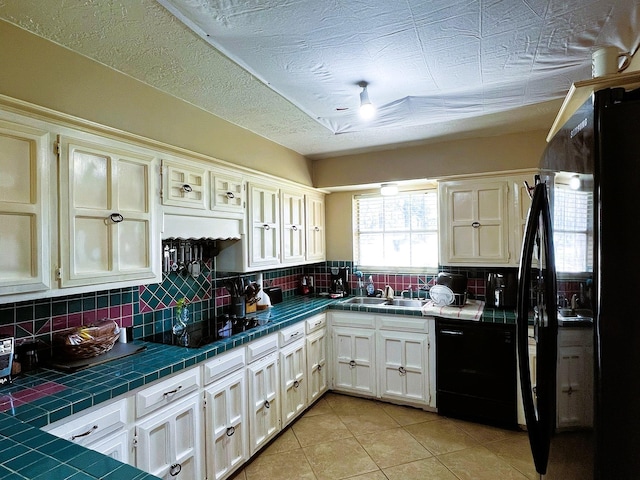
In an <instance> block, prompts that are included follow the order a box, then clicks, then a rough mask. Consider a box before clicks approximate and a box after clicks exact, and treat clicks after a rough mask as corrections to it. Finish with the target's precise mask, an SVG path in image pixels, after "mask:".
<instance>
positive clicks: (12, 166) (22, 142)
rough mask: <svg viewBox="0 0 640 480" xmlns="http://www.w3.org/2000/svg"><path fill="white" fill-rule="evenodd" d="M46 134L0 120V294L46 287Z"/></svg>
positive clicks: (49, 271) (47, 144)
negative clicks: (0, 253) (0, 247)
mask: <svg viewBox="0 0 640 480" xmlns="http://www.w3.org/2000/svg"><path fill="white" fill-rule="evenodd" d="M50 145H51V144H50V136H49V134H48V133H47V132H45V131H42V130H38V129H35V128H31V127H27V126H23V125H18V124H15V123H10V122H5V121H1V120H0V245H1V246H2V255H0V295H5V294H18V293H24V292H37V291H42V290H47V289H48V288H50V283H51V282H50V278H51V270H50V263H49V248H50V247H49V245H50V237H49V232H50V225H49V180H48V179H49V176H48V175H49V168H50V167H49V166H50V157H49V153H48V152H49V151H50Z"/></svg>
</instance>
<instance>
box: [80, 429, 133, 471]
mask: <svg viewBox="0 0 640 480" xmlns="http://www.w3.org/2000/svg"><path fill="white" fill-rule="evenodd" d="M132 437H133V434H132V432H131V430H129V429H127V430H124V431H121V432H118V433H115V434H113V435H109V436H107V437H105V438H103V439H102V440H98V441H97V442H95V443H92V444H90V445H85V446H86V447H87V448H90V449H91V450H94V451H96V452H100V453H102V454H103V455H106V456H108V457H111V458H113V459H114V460H118V461H119V462H122V463H128V464H129V465H135V462H134V461H133V451H132V450H133V448H132V446H133V443H132V441H131V439H132Z"/></svg>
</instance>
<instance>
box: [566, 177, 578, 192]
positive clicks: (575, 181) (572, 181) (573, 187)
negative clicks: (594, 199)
mask: <svg viewBox="0 0 640 480" xmlns="http://www.w3.org/2000/svg"><path fill="white" fill-rule="evenodd" d="M569 188H571V190H578V189H579V188H580V177H579V176H578V175H574V176H573V177H571V179H570V180H569Z"/></svg>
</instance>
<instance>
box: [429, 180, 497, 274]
mask: <svg viewBox="0 0 640 480" xmlns="http://www.w3.org/2000/svg"><path fill="white" fill-rule="evenodd" d="M442 189H443V190H442V195H443V196H442V197H441V202H442V203H441V204H443V205H444V206H445V214H444V215H442V216H441V219H440V221H441V224H440V225H441V232H442V233H443V235H441V240H442V243H441V249H442V256H443V263H454V264H455V263H467V264H469V263H471V264H505V265H506V264H508V263H509V231H508V218H507V217H508V216H507V192H508V182H506V181H496V182H479V181H464V182H462V181H461V182H446V183H444V184H443V185H442Z"/></svg>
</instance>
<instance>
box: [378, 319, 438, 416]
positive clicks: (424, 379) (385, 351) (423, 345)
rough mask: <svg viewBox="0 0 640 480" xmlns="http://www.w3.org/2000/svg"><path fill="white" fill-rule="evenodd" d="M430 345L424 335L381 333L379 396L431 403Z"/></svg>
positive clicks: (403, 400) (402, 400)
mask: <svg viewBox="0 0 640 480" xmlns="http://www.w3.org/2000/svg"><path fill="white" fill-rule="evenodd" d="M429 346H430V345H429V339H428V337H427V335H425V334H419V333H407V332H385V331H383V332H378V352H380V357H379V362H378V369H379V385H380V398H383V399H390V400H397V401H401V402H411V403H420V404H428V403H429V400H430V398H429V372H428V370H427V360H428V358H429Z"/></svg>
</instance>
